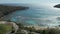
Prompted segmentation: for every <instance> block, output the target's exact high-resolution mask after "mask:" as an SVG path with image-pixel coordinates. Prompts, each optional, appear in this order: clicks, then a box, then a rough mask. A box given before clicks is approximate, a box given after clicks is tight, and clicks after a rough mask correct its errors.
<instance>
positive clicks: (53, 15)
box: [5, 5, 60, 26]
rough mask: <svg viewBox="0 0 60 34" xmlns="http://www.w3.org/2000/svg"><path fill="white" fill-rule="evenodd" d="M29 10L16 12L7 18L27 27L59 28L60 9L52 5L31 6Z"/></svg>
mask: <svg viewBox="0 0 60 34" xmlns="http://www.w3.org/2000/svg"><path fill="white" fill-rule="evenodd" d="M28 7H29V9H27V10H22V11H16V12H14V13H12V14H10V15H8V16H7V17H5V18H6V19H10V20H11V21H15V22H20V23H25V24H27V25H38V26H58V25H60V9H56V8H54V7H53V6H50V5H37V6H35V5H33V6H32V5H31V6H28Z"/></svg>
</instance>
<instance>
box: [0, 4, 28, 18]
mask: <svg viewBox="0 0 60 34" xmlns="http://www.w3.org/2000/svg"><path fill="white" fill-rule="evenodd" d="M26 9H28V7H23V6H7V5H2V4H1V5H0V18H1V17H3V16H5V15H7V14H9V13H12V12H14V11H16V10H26Z"/></svg>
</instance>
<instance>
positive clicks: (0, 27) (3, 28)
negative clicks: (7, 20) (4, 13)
mask: <svg viewBox="0 0 60 34" xmlns="http://www.w3.org/2000/svg"><path fill="white" fill-rule="evenodd" d="M11 30H12V26H10V25H6V24H0V34H5V33H6V32H8V31H11Z"/></svg>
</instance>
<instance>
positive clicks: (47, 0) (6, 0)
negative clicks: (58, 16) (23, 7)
mask: <svg viewBox="0 0 60 34" xmlns="http://www.w3.org/2000/svg"><path fill="white" fill-rule="evenodd" d="M0 3H60V0H0Z"/></svg>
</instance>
